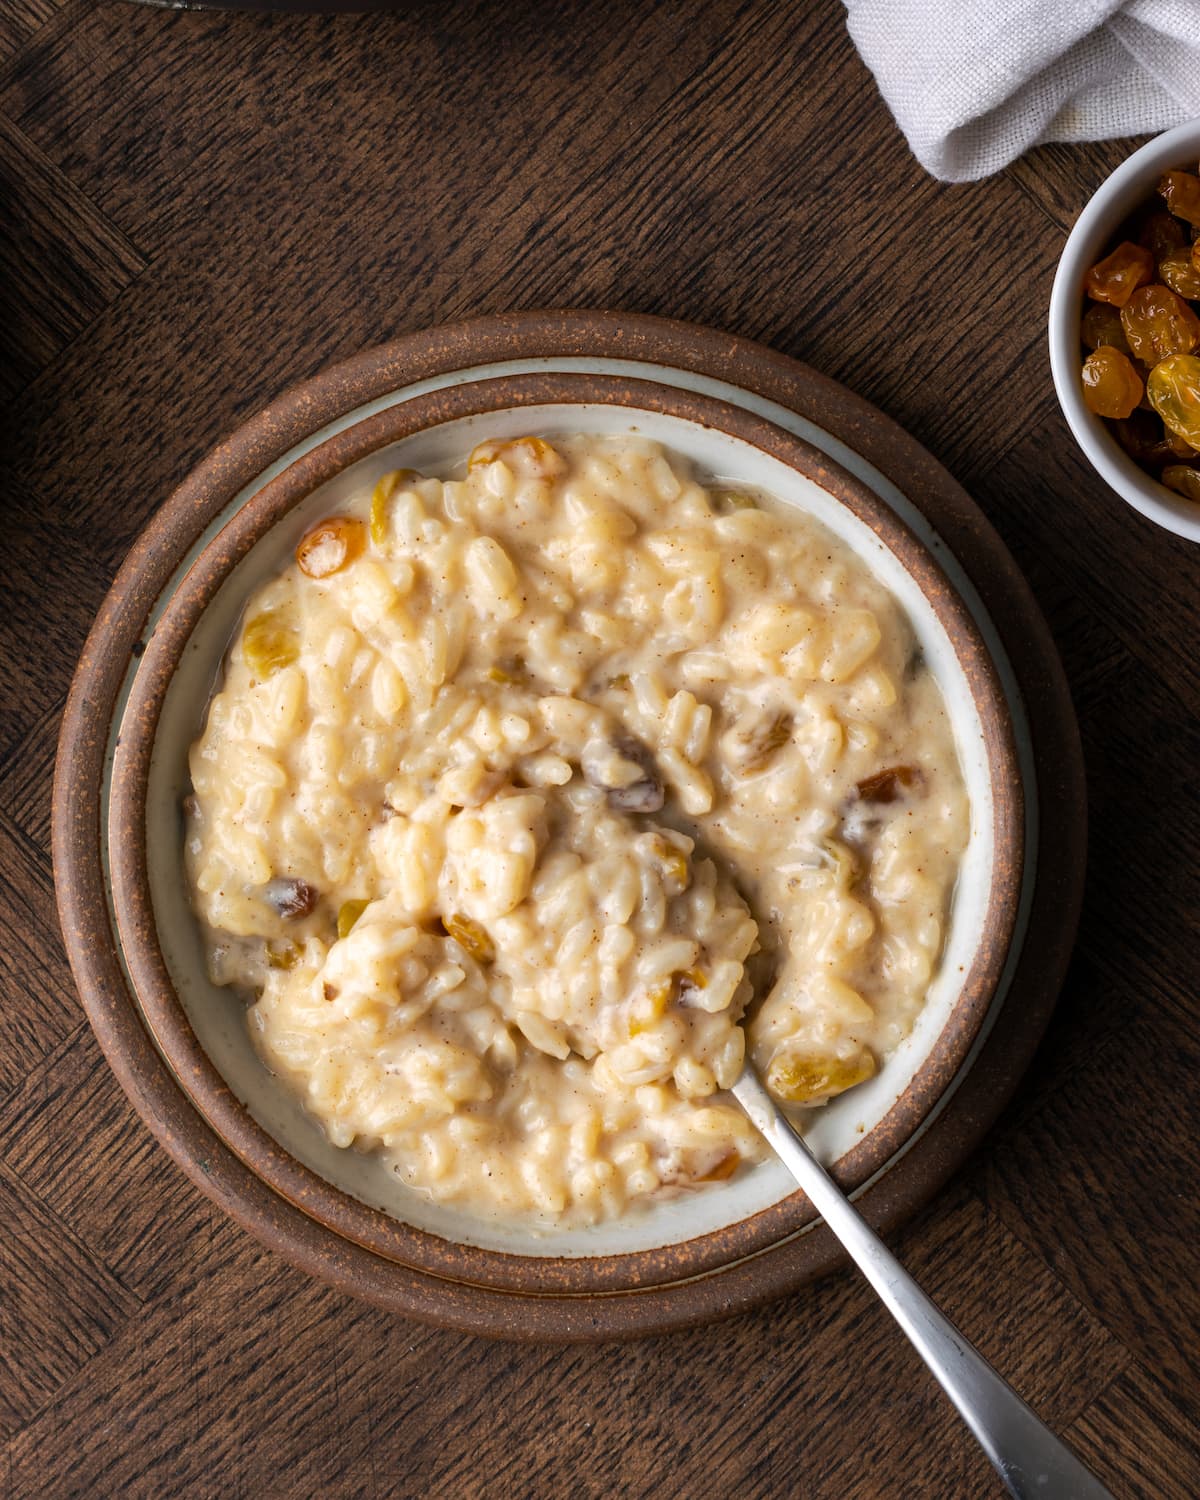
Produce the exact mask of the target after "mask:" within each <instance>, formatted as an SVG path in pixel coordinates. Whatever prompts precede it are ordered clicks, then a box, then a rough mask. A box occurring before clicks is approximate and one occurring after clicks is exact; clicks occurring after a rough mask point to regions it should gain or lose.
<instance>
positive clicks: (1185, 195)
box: [1158, 171, 1200, 225]
mask: <svg viewBox="0 0 1200 1500" xmlns="http://www.w3.org/2000/svg"><path fill="white" fill-rule="evenodd" d="M1158 191H1159V192H1160V193H1161V194H1162V196H1163V197H1164V198H1165V199H1166V200H1167V207H1168V208H1169V209H1170V210H1171V212H1172V213H1173V214H1175V216H1176V217H1177V218H1180V219H1186V220H1187V221H1188V223H1189V224H1197V225H1200V177H1197V176H1195V174H1194V173H1192V172H1179V171H1176V172H1164V173H1163V175H1162V177H1160V178H1159V182H1158Z"/></svg>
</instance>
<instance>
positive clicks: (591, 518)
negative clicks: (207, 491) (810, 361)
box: [185, 436, 969, 1224]
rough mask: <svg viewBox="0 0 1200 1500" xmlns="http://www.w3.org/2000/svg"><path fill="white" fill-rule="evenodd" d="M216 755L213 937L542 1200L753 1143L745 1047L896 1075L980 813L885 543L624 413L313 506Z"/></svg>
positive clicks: (300, 1061)
mask: <svg viewBox="0 0 1200 1500" xmlns="http://www.w3.org/2000/svg"><path fill="white" fill-rule="evenodd" d="M190 770H191V778H192V786H193V793H192V795H191V796H190V797H189V798H188V800H187V804H186V810H185V811H186V867H187V874H188V879H189V882H190V887H191V891H192V897H193V903H194V906H195V910H196V912H197V915H198V917H199V919H200V921H201V923H202V926H203V930H204V934H205V938H206V944H207V953H208V961H209V968H210V973H211V976H212V978H213V979H214V981H215V982H216V983H218V984H221V985H232V986H234V987H235V988H236V989H237V990H238V991H239V992H241V993H242V994H243V995H244V997H245V998H246V1000H247V1001H248V1002H249V1008H248V1010H247V1021H248V1025H249V1028H250V1033H251V1036H252V1038H253V1040H254V1044H255V1046H256V1048H257V1049H258V1052H259V1054H260V1056H261V1057H262V1059H263V1061H264V1063H265V1064H266V1066H267V1067H268V1068H270V1069H271V1070H272V1071H273V1072H274V1073H276V1074H278V1075H279V1076H280V1077H281V1078H283V1079H284V1080H285V1081H286V1082H287V1083H288V1085H289V1086H290V1087H292V1088H293V1089H294V1090H295V1091H296V1092H297V1093H298V1094H299V1096H300V1097H301V1098H302V1099H303V1101H304V1103H305V1105H306V1107H307V1108H308V1110H309V1111H310V1112H311V1113H312V1114H313V1115H314V1116H315V1117H316V1119H317V1120H318V1121H319V1122H320V1123H321V1125H322V1126H323V1128H324V1129H325V1131H326V1132H327V1133H328V1135H329V1137H330V1139H331V1140H332V1141H334V1142H335V1143H336V1144H338V1145H341V1146H347V1147H349V1146H355V1147H357V1148H359V1149H365V1150H376V1151H379V1152H382V1153H383V1154H384V1156H385V1157H386V1159H387V1161H388V1162H389V1163H390V1164H391V1165H392V1166H393V1167H394V1169H395V1171H396V1172H397V1173H398V1174H399V1176H400V1177H401V1178H402V1180H404V1181H405V1182H406V1183H408V1184H410V1185H411V1186H412V1187H413V1188H414V1189H417V1190H420V1191H423V1192H425V1193H427V1194H428V1195H430V1196H432V1197H433V1198H435V1199H437V1200H439V1201H442V1202H446V1203H453V1204H457V1205H460V1206H462V1207H464V1208H467V1209H469V1210H471V1211H473V1212H476V1213H479V1214H484V1215H487V1214H503V1215H504V1216H506V1217H514V1216H516V1217H526V1218H530V1219H533V1220H535V1221H540V1222H543V1223H561V1224H578V1223H586V1222H589V1221H594V1220H598V1219H602V1218H607V1217H611V1216H615V1215H617V1214H619V1213H621V1212H622V1211H623V1210H624V1209H625V1208H626V1207H627V1206H628V1205H630V1204H632V1203H635V1202H636V1201H638V1200H645V1199H647V1198H648V1197H649V1196H650V1195H654V1194H661V1193H665V1192H672V1191H681V1190H684V1189H692V1188H696V1187H698V1186H701V1185H703V1184H707V1183H711V1182H714V1181H718V1180H721V1179H724V1178H727V1177H729V1176H730V1175H732V1174H733V1173H734V1172H736V1171H737V1170H738V1169H739V1167H740V1166H741V1165H742V1164H743V1163H745V1162H749V1161H753V1160H756V1159H758V1157H759V1156H760V1155H761V1154H762V1152H763V1149H764V1148H763V1147H762V1146H761V1143H760V1142H759V1139H758V1137H757V1135H756V1133H755V1132H754V1130H753V1128H752V1127H751V1126H750V1124H749V1123H748V1121H747V1120H746V1119H745V1117H744V1116H743V1115H742V1113H741V1111H740V1109H739V1108H738V1107H737V1105H736V1104H735V1103H734V1102H733V1101H732V1100H730V1099H729V1098H728V1097H727V1096H726V1095H725V1094H724V1092H723V1091H724V1090H726V1089H727V1088H728V1087H729V1086H730V1085H731V1084H732V1083H733V1082H734V1080H735V1079H736V1077H737V1075H738V1072H739V1070H740V1068H741V1066H742V1062H743V1058H744V1054H745V1050H746V1048H747V1046H748V1047H749V1049H750V1051H751V1053H752V1054H753V1058H754V1061H755V1063H756V1065H757V1066H758V1067H759V1069H760V1070H761V1072H762V1074H763V1076H764V1078H765V1079H766V1081H767V1084H768V1086H769V1088H770V1089H771V1090H772V1091H773V1092H774V1094H775V1095H776V1097H778V1098H779V1099H781V1100H782V1101H784V1102H785V1103H787V1104H788V1105H789V1106H793V1107H794V1108H795V1109H797V1110H800V1111H803V1110H807V1109H811V1108H814V1107H818V1106H820V1105H821V1104H823V1103H824V1102H825V1101H826V1100H828V1099H830V1098H832V1097H833V1096H834V1095H836V1094H838V1093H841V1092H843V1091H844V1090H846V1089H847V1088H850V1087H852V1086H853V1085H855V1084H856V1083H859V1082H861V1081H863V1080H864V1079H867V1078H869V1077H870V1076H871V1075H872V1074H873V1073H874V1072H875V1071H876V1069H877V1068H878V1067H879V1065H880V1063H881V1061H882V1060H883V1059H884V1058H885V1057H886V1056H887V1055H888V1054H889V1053H890V1052H891V1051H892V1050H893V1049H894V1048H895V1047H896V1045H897V1044H898V1043H899V1042H900V1041H901V1039H902V1038H903V1037H904V1036H906V1035H907V1033H908V1032H909V1030H910V1029H911V1027H912V1024H913V1022H914V1020H915V1018H916V1016H917V1014H918V1013H919V1011H920V1008H921V1006H922V1004H923V1001H924V997H925V993H926V990H927V987H928V985H929V982H930V979H931V977H932V975H933V974H934V972H935V970H936V967H937V964H938V959H939V955H940V953H941V949H942V941H943V930H944V927H945V923H946V920H947V914H948V909H949V905H950V901H951V897H952V893H953V888H954V882H955V877H956V873H957V869H958V864H959V859H960V855H961V853H962V850H963V848H964V847H965V843H966V839H967V831H968V821H969V819H968V806H967V798H966V794H965V791H964V787H963V781H962V777H961V774H960V770H959V765H958V760H957V756H956V753H955V747H954V738H953V733H952V730H951V726H950V723H949V719H948V716H947V713H946V709H945V705H944V704H943V702H942V698H941V695H940V692H939V690H938V687H937V684H936V683H935V681H934V679H933V677H932V674H931V673H930V672H929V671H928V670H927V668H926V667H925V664H924V662H923V660H922V657H921V653H920V651H919V650H918V649H917V646H916V643H915V639H914V636H913V632H912V629H911V627H910V625H909V623H908V621H907V619H906V617H905V616H904V614H903V612H902V611H901V609H900V608H899V606H898V605H897V604H896V602H895V601H894V599H893V598H892V597H891V595H890V594H889V593H888V592H887V590H886V589H885V588H884V587H883V586H882V585H881V584H880V583H879V582H878V581H877V580H876V579H875V577H874V576H873V575H872V574H871V572H870V571H869V570H868V569H867V567H866V566H865V564H864V563H863V562H862V561H861V560H860V559H859V558H858V557H857V556H856V555H855V554H854V553H853V552H852V551H850V550H849V549H848V548H847V547H846V546H845V545H844V544H843V543H841V542H840V541H838V540H836V539H835V538H834V537H833V536H832V535H831V534H830V533H829V532H827V531H826V530H825V529H824V528H823V527H821V526H820V525H818V524H817V523H815V522H814V521H812V520H810V519H809V518H807V517H805V516H804V515H802V514H800V513H798V512H795V511H793V510H788V509H785V508H783V507H781V506H776V505H774V504H773V503H772V502H771V501H770V500H769V499H768V498H767V497H763V496H757V495H754V494H750V493H748V492H745V491H741V490H732V489H730V488H728V487H724V486H721V485H717V484H708V485H705V484H702V483H700V482H699V481H698V480H697V478H696V477H694V476H693V475H691V474H690V473H689V471H688V468H687V465H686V464H685V463H684V462H683V461H681V460H679V459H677V458H675V457H673V456H670V457H669V456H668V455H667V454H666V453H664V451H663V450H662V449H661V448H660V447H658V446H657V445H655V444H653V443H650V442H647V441H644V440H641V439H638V438H636V437H626V436H622V437H611V438H595V437H588V438H584V437H577V438H571V439H565V440H557V439H556V440H555V442H554V445H553V446H550V444H549V443H547V442H546V441H543V440H542V439H539V438H536V437H531V438H524V439H518V440H516V441H512V442H493V443H485V444H482V445H481V446H480V447H478V448H476V450H475V451H474V452H473V453H472V455H471V457H470V460H469V463H468V465H467V468H466V472H465V477H462V478H457V479H446V480H440V479H436V478H428V477H423V476H419V475H416V474H413V473H409V472H406V471H399V472H396V473H393V474H390V475H388V476H386V477H385V478H384V479H382V480H381V481H380V482H379V483H378V484H377V485H376V486H375V488H374V491H373V492H367V493H364V494H362V495H361V496H360V497H358V498H357V499H356V500H355V501H354V502H353V503H351V504H349V505H347V506H346V507H345V508H344V510H343V511H342V512H340V513H339V514H338V515H336V516H330V517H328V518H327V519H326V520H324V521H323V522H321V523H320V524H319V525H317V526H316V527H314V528H313V529H312V530H311V531H310V532H309V533H308V535H307V536H306V537H305V538H304V539H303V541H302V542H301V543H300V545H299V547H298V548H297V552H296V561H295V562H294V563H293V564H292V565H290V566H289V567H288V568H287V569H286V570H285V571H283V572H282V573H281V574H280V575H279V576H277V577H275V578H274V579H272V580H271V581H270V582H269V583H267V584H266V585H265V586H264V587H263V588H261V589H259V591H258V592H257V593H256V594H255V596H254V597H253V598H252V599H251V601H250V603H249V605H248V607H247V609H246V612H245V615H244V618H243V621H242V624H241V626H240V628H239V630H238V633H237V635H236V638H235V640H234V642H233V644H232V647H231V649H230V651H229V654H228V657H227V659H226V662H225V665H224V670H223V675H222V679H221V682H220V684H219V687H218V690H217V691H216V693H215V694H214V696H213V698H212V700H211V701H210V703H209V705H208V709H207V714H206V719H205V724H204V729H203V732H202V734H201V736H200V738H199V739H198V740H197V741H196V742H195V744H194V745H193V746H192V749H191V755H190ZM755 996H760V997H762V998H761V1000H760V1001H758V1002H757V1003H756V1004H754V1005H752V1004H751V1001H752V999H753V997H755ZM748 1011H749V1014H747V1012H748Z"/></svg>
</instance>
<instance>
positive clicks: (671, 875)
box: [651, 833, 692, 896]
mask: <svg viewBox="0 0 1200 1500" xmlns="http://www.w3.org/2000/svg"><path fill="white" fill-rule="evenodd" d="M651 852H652V854H653V855H654V858H655V861H656V862H657V864H658V868H659V870H660V871H661V873H662V878H663V887H664V889H665V890H666V893H667V895H668V896H678V895H681V894H682V893H683V892H684V891H686V890H687V888H688V886H689V885H690V884H691V883H692V867H691V864H690V863H689V861H688V857H687V852H686V850H683V849H681V848H680V847H679V846H678V844H674V843H672V842H671V840H670V839H669V838H667V837H665V835H663V834H661V833H659V834H655V836H654V839H653V841H652V843H651Z"/></svg>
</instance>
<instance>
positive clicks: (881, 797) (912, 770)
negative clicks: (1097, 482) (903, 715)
mask: <svg viewBox="0 0 1200 1500" xmlns="http://www.w3.org/2000/svg"><path fill="white" fill-rule="evenodd" d="M1092 357H1093V358H1095V356H1094V355H1093V356H1092ZM1134 404H1135V405H1136V404H1137V403H1136V402H1135V403H1134ZM924 780H925V778H924V776H923V775H922V773H921V769H920V767H919V766H888V767H886V768H885V769H884V770H882V771H876V772H875V774H874V775H873V776H864V777H863V779H862V780H861V781H860V782H859V783H858V795H859V796H860V797H861V798H862V799H863V801H864V802H895V801H896V800H897V798H899V797H901V796H902V795H903V794H904V792H905V791H907V790H908V789H909V788H912V787H919V786H920V785H921V783H922V782H923V781H924Z"/></svg>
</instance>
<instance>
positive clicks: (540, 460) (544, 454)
mask: <svg viewBox="0 0 1200 1500" xmlns="http://www.w3.org/2000/svg"><path fill="white" fill-rule="evenodd" d="M497 460H500V461H501V462H503V463H506V464H507V465H508V467H509V468H510V469H511V470H512V471H513V473H514V474H516V475H518V476H519V477H520V478H522V479H556V478H557V477H558V476H559V475H560V474H562V473H564V472H565V470H566V467H567V465H566V463H565V461H564V459H563V457H562V455H561V454H560V453H558V452H557V451H556V450H555V449H554V448H552V447H551V446H550V444H549V443H548V442H546V440H545V438H540V437H520V438H509V439H508V440H507V441H506V440H504V439H502V438H493V439H492V440H491V441H490V442H486V443H480V444H479V445H478V447H476V448H475V449H473V450H472V452H471V456H470V458H468V459H467V470H468V472H469V471H470V470H471V469H478V468H482V467H483V466H484V465H486V464H494V463H495V462H496V461H497Z"/></svg>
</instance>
